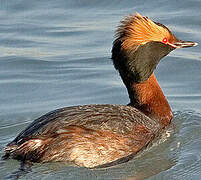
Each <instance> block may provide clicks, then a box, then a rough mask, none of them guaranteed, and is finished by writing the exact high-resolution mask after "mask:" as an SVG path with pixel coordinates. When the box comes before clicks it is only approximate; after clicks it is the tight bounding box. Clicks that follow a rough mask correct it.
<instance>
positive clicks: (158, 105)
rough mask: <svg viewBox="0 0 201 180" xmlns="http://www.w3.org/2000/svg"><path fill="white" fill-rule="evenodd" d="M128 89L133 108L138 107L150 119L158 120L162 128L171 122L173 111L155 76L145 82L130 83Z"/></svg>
mask: <svg viewBox="0 0 201 180" xmlns="http://www.w3.org/2000/svg"><path fill="white" fill-rule="evenodd" d="M127 89H128V93H129V97H130V101H131V102H130V105H131V106H134V107H136V108H137V109H139V110H140V111H142V112H143V113H144V114H146V115H147V116H149V117H150V118H155V119H158V120H159V122H160V124H161V125H162V126H166V125H168V124H169V123H170V122H171V119H172V117H173V114H172V110H171V108H170V105H169V104H168V101H167V99H166V97H165V96H164V94H163V91H162V90H161V88H160V86H159V84H158V81H157V79H156V77H155V75H154V74H152V75H151V76H150V77H149V78H148V79H147V80H146V81H145V82H142V83H130V87H129V86H127Z"/></svg>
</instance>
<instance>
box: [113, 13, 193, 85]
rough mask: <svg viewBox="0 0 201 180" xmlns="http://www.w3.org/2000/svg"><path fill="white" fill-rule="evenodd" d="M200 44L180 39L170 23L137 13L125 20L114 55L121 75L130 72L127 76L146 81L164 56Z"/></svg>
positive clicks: (116, 66)
mask: <svg viewBox="0 0 201 180" xmlns="http://www.w3.org/2000/svg"><path fill="white" fill-rule="evenodd" d="M196 45H197V43H195V42H190V41H181V40H179V39H177V38H176V36H175V35H174V34H173V33H172V32H171V31H170V30H169V29H168V28H167V27H166V26H164V25H162V24H160V23H156V22H153V21H152V20H150V19H149V18H148V17H144V16H141V15H140V14H138V13H137V14H135V15H130V16H127V17H126V18H125V19H124V20H122V21H121V24H120V26H119V27H118V29H117V31H116V39H115V41H114V43H113V48H112V59H113V62H114V66H115V68H116V69H118V70H119V72H120V75H121V76H122V75H125V73H127V75H126V76H127V78H132V79H133V80H134V81H136V82H143V81H145V80H146V79H148V78H149V76H150V75H151V74H152V73H153V71H154V69H155V68H156V65H157V64H158V62H159V61H160V59H161V58H163V57H164V56H166V55H167V54H169V53H170V52H171V51H172V50H174V49H177V48H185V47H192V46H196Z"/></svg>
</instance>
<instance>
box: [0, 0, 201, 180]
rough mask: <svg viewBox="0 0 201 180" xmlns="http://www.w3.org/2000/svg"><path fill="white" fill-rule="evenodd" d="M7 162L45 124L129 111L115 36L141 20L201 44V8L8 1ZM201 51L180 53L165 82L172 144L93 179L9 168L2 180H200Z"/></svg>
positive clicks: (2, 10)
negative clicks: (133, 19) (21, 138)
mask: <svg viewBox="0 0 201 180" xmlns="http://www.w3.org/2000/svg"><path fill="white" fill-rule="evenodd" d="M0 3H1V4H0V87H1V88H0V156H2V155H3V148H4V146H5V145H6V144H7V143H8V142H9V141H10V140H12V139H13V138H14V137H15V136H16V134H17V133H19V132H20V131H21V130H22V129H24V128H25V127H26V126H27V125H28V124H29V123H30V122H32V121H33V120H34V119H35V118H37V117H39V116H40V115H42V114H44V113H46V112H48V111H51V110H54V109H56V108H60V107H64V106H70V105H78V104H91V103H92V104H94V103H99V104H103V103H111V104H127V103H128V96H127V92H126V89H125V87H124V85H123V84H122V82H121V80H120V77H119V76H118V73H117V72H116V71H115V70H114V68H113V66H112V63H111V60H110V56H111V53H110V50H111V46H112V41H113V35H114V30H115V29H116V26H117V25H118V23H119V21H120V20H121V19H122V17H123V16H125V15H128V14H130V13H135V12H140V13H141V14H143V15H146V16H149V17H151V18H152V19H154V20H155V21H158V22H161V23H163V24H165V25H167V26H168V27H169V28H170V29H171V30H172V31H173V32H174V33H175V34H176V35H177V37H179V38H180V39H183V40H191V41H196V42H198V43H199V44H201V32H200V29H201V21H200V17H201V11H200V7H201V1H199V0H197V1H196V0H194V1H193V0H190V1H183V0H179V1H174V2H173V1H172V2H171V3H170V1H158V0H156V1H154V2H153V1H145V0H144V1H138V2H135V1H129V0H126V1H120V0H116V1H107V0H102V1H98V0H93V1H89V0H88V1H73V0H71V1H70V0H58V1H55V0H54V1H53V0H48V1H47V0H43V1H37V0H35V1H26V0H16V1H11V0H10V1H3V0H1V1H0ZM200 69H201V52H200V46H197V47H195V48H189V49H181V50H176V51H174V52H172V53H171V54H170V55H169V56H168V57H166V58H164V59H163V60H162V61H161V62H160V64H159V66H158V68H157V70H156V76H157V78H158V80H159V83H160V85H161V87H162V88H163V91H164V93H165V95H166V96H167V98H168V100H169V103H170V105H171V107H172V109H173V111H174V119H173V123H172V125H171V126H170V127H169V128H168V129H167V131H166V133H165V134H164V135H163V137H162V138H161V139H160V140H159V141H158V142H156V143H155V144H154V145H153V146H152V147H151V148H149V149H147V150H146V151H145V152H143V153H142V154H140V155H138V156H137V157H136V158H135V159H134V160H132V161H130V162H128V163H126V164H121V165H119V166H116V167H112V168H108V169H97V170H88V169H86V168H80V167H73V166H69V165H68V166H67V165H65V164H63V163H47V164H35V165H34V166H33V168H32V171H31V172H29V173H24V174H23V173H21V174H20V173H18V172H17V171H18V168H19V165H20V164H19V162H18V161H15V160H9V161H2V160H0V177H1V178H3V179H14V178H16V177H17V176H18V175H20V179H56V178H58V179H87V180H88V179H124V180H131V179H132V180H138V179H150V180H152V179H165V180H166V179H167V180H169V179H193V180H194V179H200V177H201V151H200V149H201V128H200V127H201V110H200V109H201V83H200V81H201V72H200Z"/></svg>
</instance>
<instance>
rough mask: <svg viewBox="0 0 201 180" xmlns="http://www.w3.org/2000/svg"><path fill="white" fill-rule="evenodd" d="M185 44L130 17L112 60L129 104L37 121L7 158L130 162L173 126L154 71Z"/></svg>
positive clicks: (66, 111)
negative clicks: (161, 62) (164, 59)
mask: <svg viewBox="0 0 201 180" xmlns="http://www.w3.org/2000/svg"><path fill="white" fill-rule="evenodd" d="M195 45H196V43H195V42H190V41H181V40H179V39H177V38H176V36H175V35H174V34H173V33H172V32H171V31H170V30H169V29H168V28H167V27H166V26H164V25H162V24H160V23H156V22H154V21H152V20H151V19H149V18H148V17H144V16H142V15H140V14H138V13H137V14H133V15H130V16H127V17H125V18H124V19H123V20H122V21H121V22H120V25H119V27H118V28H117V31H116V36H115V40H114V42H113V47H112V61H113V64H114V67H115V68H116V70H117V71H118V72H119V74H120V76H121V78H122V80H123V83H124V84H125V86H126V88H127V90H128V95H129V98H130V103H129V104H128V105H111V104H102V105H82V106H73V107H65V108H61V109H57V110H54V111H52V112H49V113H47V114H45V115H43V116H41V117H39V118H38V119H36V120H34V121H33V122H32V123H31V124H30V125H29V126H28V127H27V128H26V129H25V130H23V131H22V132H20V133H19V135H18V136H17V137H16V138H15V139H14V140H13V141H12V142H10V143H9V144H8V145H7V146H6V147H5V155H4V158H5V159H6V158H9V157H11V158H14V159H18V160H21V161H22V162H27V161H29V162H38V163H44V162H52V161H65V162H72V163H74V164H75V165H78V166H84V167H88V168H94V167H108V166H112V165H116V164H119V163H123V162H127V161H128V160H130V159H132V158H133V157H134V156H135V155H136V154H137V153H138V152H140V151H141V150H142V149H144V148H145V147H147V145H148V144H150V142H152V140H153V139H154V138H155V137H156V136H158V135H159V134H160V133H161V132H162V130H163V129H164V128H165V127H166V126H168V125H169V124H170V123H171V120H172V118H173V113H172V110H171V108H170V105H169V104H168V101H167V99H166V97H165V96H164V94H163V91H162V90H161V88H160V86H159V84H158V82H157V79H156V77H155V75H154V70H155V68H156V66H157V64H158V63H159V61H160V60H161V59H162V58H163V57H164V56H166V55H168V54H169V53H170V52H171V51H173V50H175V49H178V48H185V47H192V46H195Z"/></svg>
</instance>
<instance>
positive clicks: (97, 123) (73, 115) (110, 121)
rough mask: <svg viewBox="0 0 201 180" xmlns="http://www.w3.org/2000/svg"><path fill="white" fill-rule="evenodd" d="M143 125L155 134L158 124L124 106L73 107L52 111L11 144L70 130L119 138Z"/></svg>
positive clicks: (33, 123)
mask: <svg viewBox="0 0 201 180" xmlns="http://www.w3.org/2000/svg"><path fill="white" fill-rule="evenodd" d="M137 124H138V125H142V126H144V127H146V128H147V129H148V130H149V131H151V132H152V133H153V134H155V132H154V131H157V130H158V129H159V127H158V126H159V125H158V123H156V121H154V120H153V119H150V118H148V117H146V116H145V115H144V114H142V113H141V112H140V111H139V110H137V109H135V108H133V107H130V106H123V105H107V104H105V105H84V106H72V107H66V108H61V109H57V110H54V111H51V112H49V113H47V114H45V115H43V116H41V117H39V118H38V119H36V120H34V121H33V122H32V123H31V124H30V125H29V126H28V127H27V128H26V129H25V130H23V131H22V132H21V133H20V134H19V135H18V136H17V137H16V138H15V139H14V140H13V141H12V142H11V143H9V144H13V143H14V144H18V145H19V144H22V143H23V142H25V141H27V140H28V139H30V138H33V137H37V136H46V135H48V136H51V134H54V133H55V132H56V131H59V130H62V129H63V128H66V127H68V126H70V125H71V126H72V125H76V126H83V127H85V128H90V129H94V130H108V131H111V132H114V133H118V134H122V135H125V134H129V133H130V132H131V131H133V127H135V126H136V125H137Z"/></svg>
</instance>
